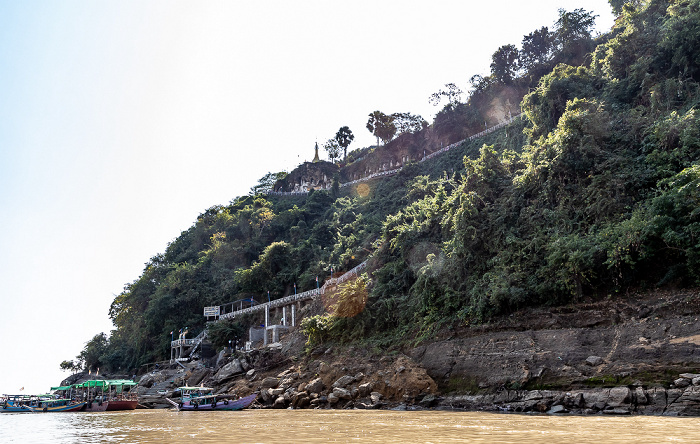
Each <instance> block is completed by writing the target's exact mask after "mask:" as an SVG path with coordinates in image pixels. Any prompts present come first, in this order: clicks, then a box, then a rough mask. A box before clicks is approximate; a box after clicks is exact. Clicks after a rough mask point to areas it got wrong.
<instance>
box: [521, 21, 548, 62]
mask: <svg viewBox="0 0 700 444" xmlns="http://www.w3.org/2000/svg"><path fill="white" fill-rule="evenodd" d="M553 50H554V35H553V34H552V33H551V32H549V28H547V27H546V26H543V27H542V28H540V29H538V30H536V31H533V32H531V33H530V34H528V35H526V36H524V37H523V42H522V49H521V50H520V54H519V57H518V61H519V62H520V67H521V68H523V69H525V70H527V71H531V70H532V69H533V68H535V67H537V66H541V65H544V64H546V63H547V62H549V61H550V60H551V58H552V51H553Z"/></svg>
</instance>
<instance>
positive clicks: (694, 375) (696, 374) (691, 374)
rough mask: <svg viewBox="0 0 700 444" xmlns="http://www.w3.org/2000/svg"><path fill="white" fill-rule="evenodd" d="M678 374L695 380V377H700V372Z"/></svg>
mask: <svg viewBox="0 0 700 444" xmlns="http://www.w3.org/2000/svg"><path fill="white" fill-rule="evenodd" d="M678 376H680V377H681V378H685V379H690V380H693V379H695V378H700V374H698V373H681V374H680V375H678Z"/></svg>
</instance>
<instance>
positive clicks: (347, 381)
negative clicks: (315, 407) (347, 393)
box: [333, 375, 355, 388]
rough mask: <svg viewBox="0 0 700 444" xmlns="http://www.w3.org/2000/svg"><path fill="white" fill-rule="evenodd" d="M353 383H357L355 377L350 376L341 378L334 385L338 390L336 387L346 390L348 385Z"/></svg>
mask: <svg viewBox="0 0 700 444" xmlns="http://www.w3.org/2000/svg"><path fill="white" fill-rule="evenodd" d="M353 382H355V377H354V376H350V375H345V376H341V377H340V378H339V379H338V380H337V381H335V382H334V383H333V388H336V387H341V388H345V387H347V386H348V385H350V384H352V383H353Z"/></svg>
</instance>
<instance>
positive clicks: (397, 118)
mask: <svg viewBox="0 0 700 444" xmlns="http://www.w3.org/2000/svg"><path fill="white" fill-rule="evenodd" d="M391 117H393V119H394V126H395V127H396V132H397V133H399V134H404V133H411V134H415V133H417V132H419V131H421V130H423V129H425V128H427V127H428V122H427V121H426V120H425V119H424V118H423V117H421V116H419V115H417V114H411V113H394V114H392V115H391Z"/></svg>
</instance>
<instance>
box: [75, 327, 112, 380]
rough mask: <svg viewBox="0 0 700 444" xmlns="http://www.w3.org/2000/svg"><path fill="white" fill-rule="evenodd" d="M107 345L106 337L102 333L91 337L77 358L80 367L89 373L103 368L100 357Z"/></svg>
mask: <svg viewBox="0 0 700 444" xmlns="http://www.w3.org/2000/svg"><path fill="white" fill-rule="evenodd" d="M108 345H109V342H108V340H107V335H105V334H104V333H100V334H97V335H95V336H93V338H92V339H90V340H89V341H88V342H87V343H86V344H85V349H83V351H82V352H80V354H79V355H78V357H77V358H78V361H79V362H80V363H82V365H80V367H83V368H85V369H86V370H91V371H96V370H97V369H98V368H100V366H102V367H103V368H104V364H103V359H102V355H103V354H104V353H105V352H106V351H107V346H108Z"/></svg>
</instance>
